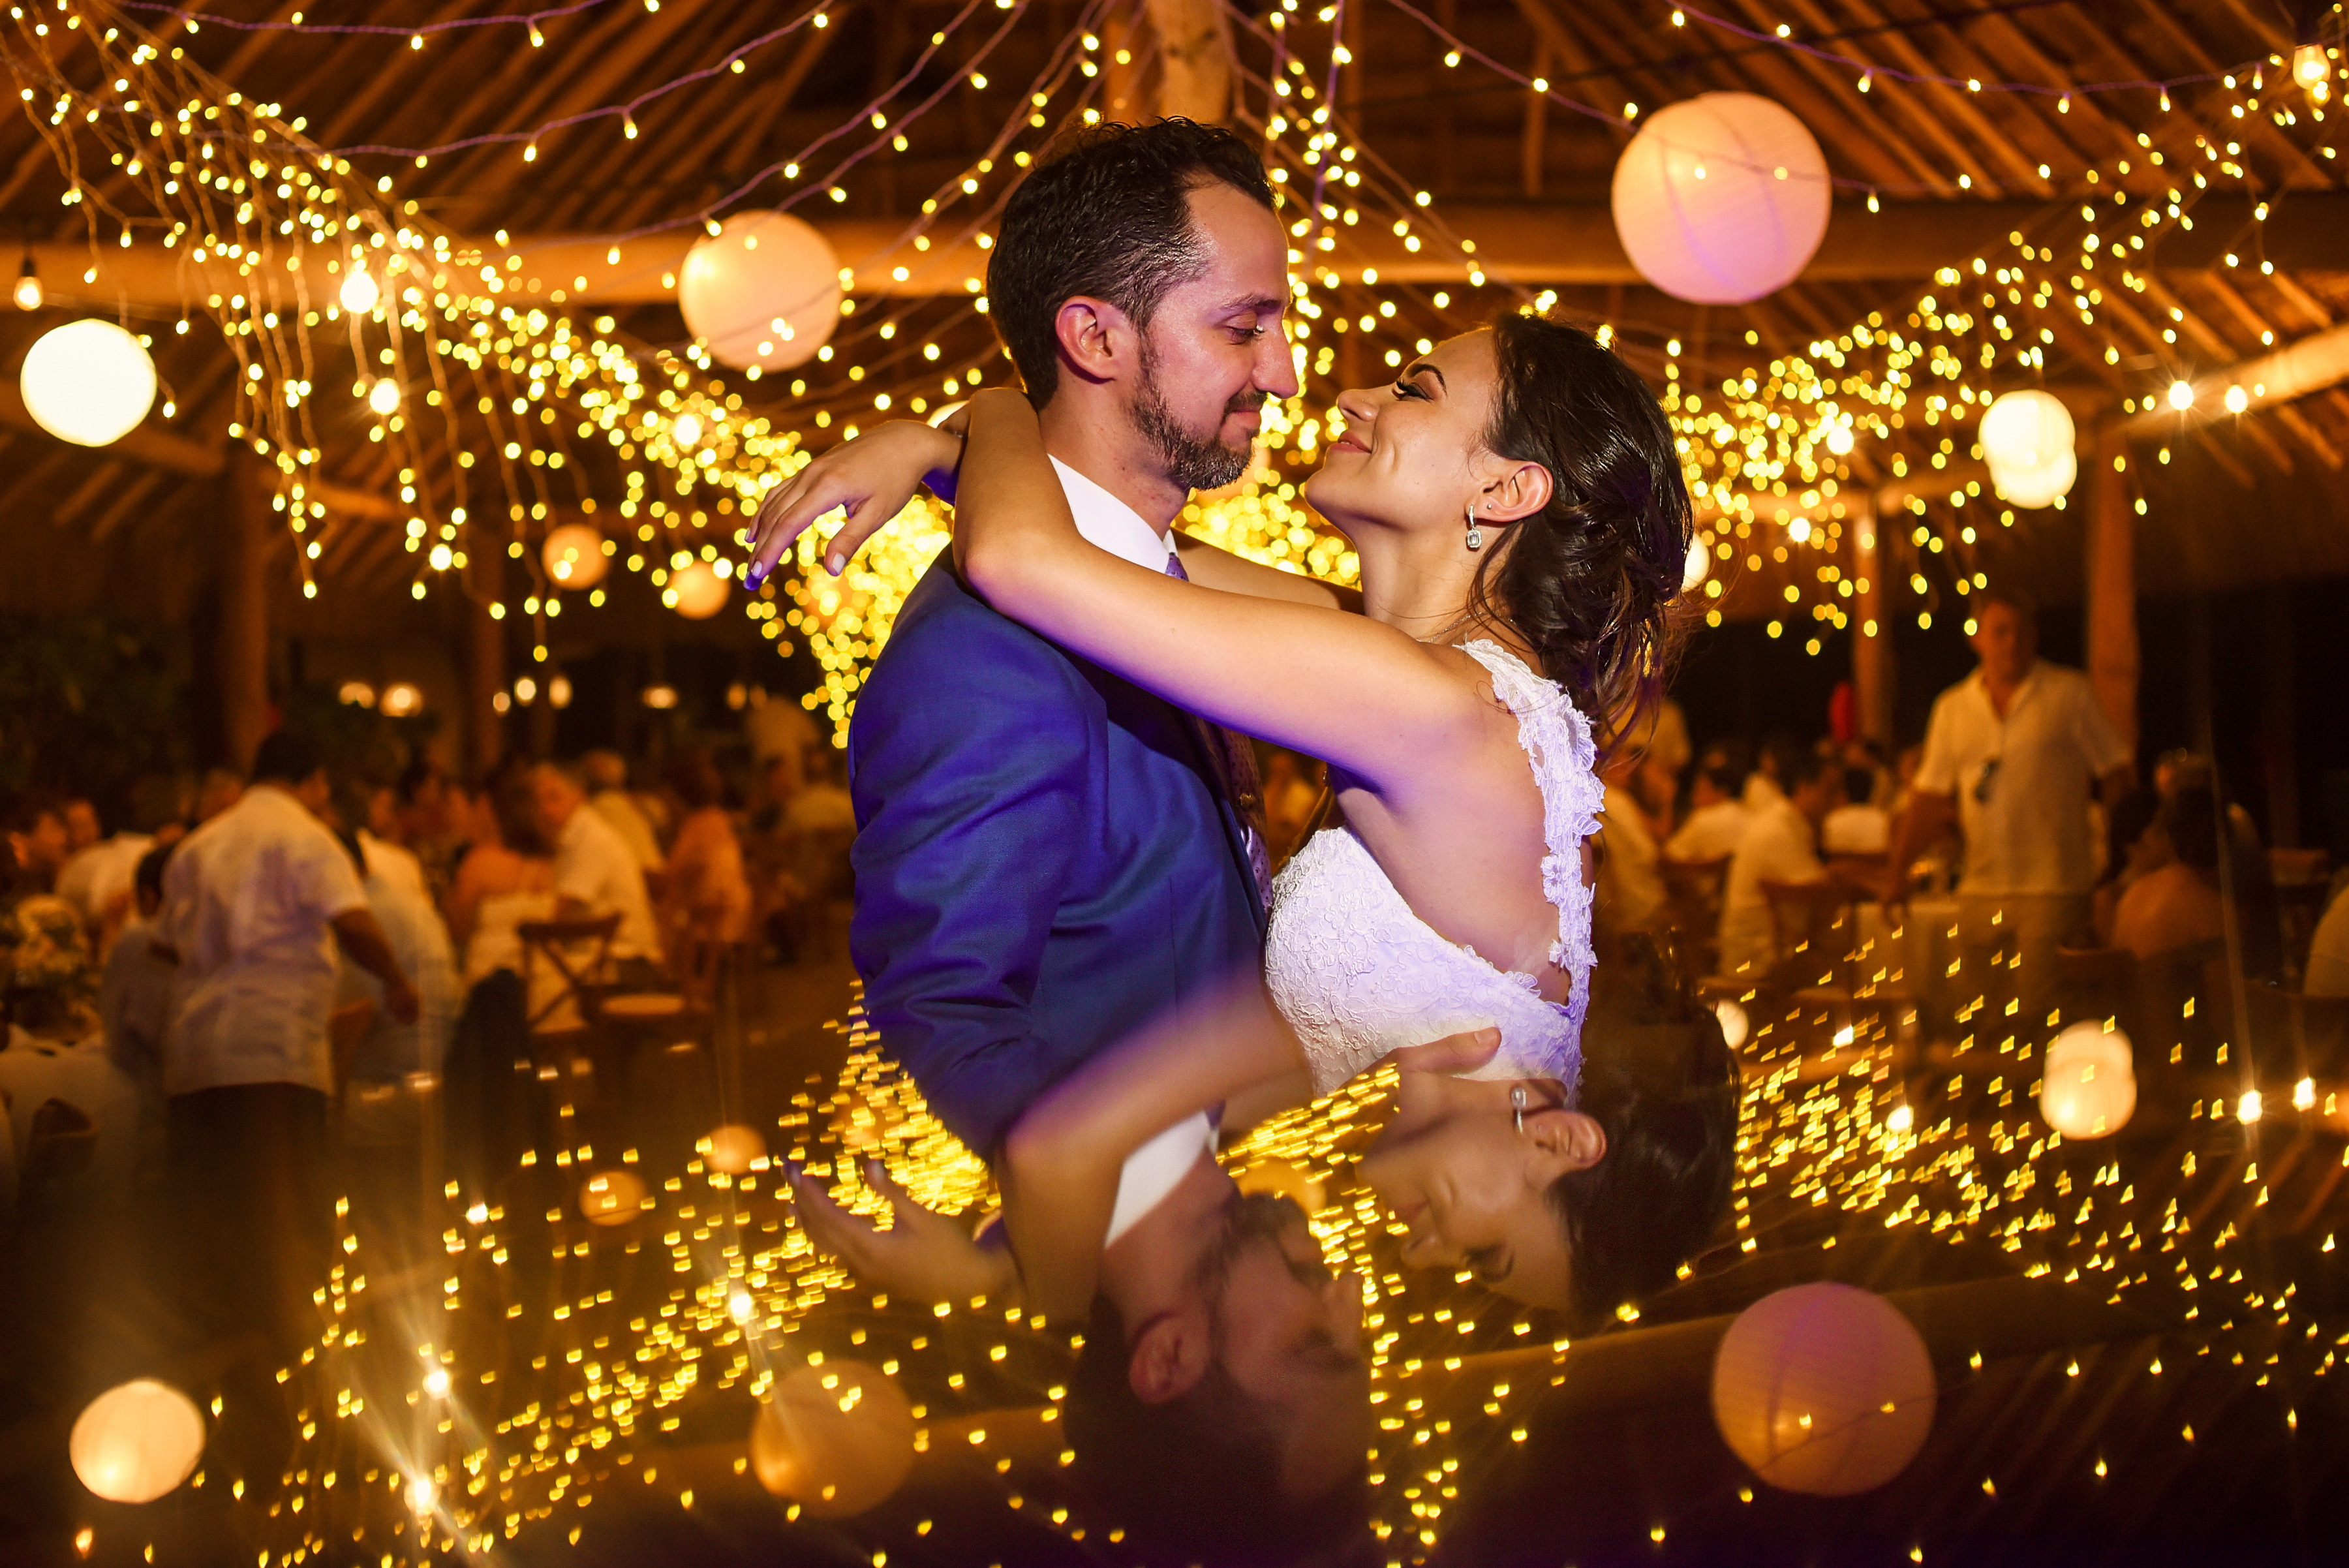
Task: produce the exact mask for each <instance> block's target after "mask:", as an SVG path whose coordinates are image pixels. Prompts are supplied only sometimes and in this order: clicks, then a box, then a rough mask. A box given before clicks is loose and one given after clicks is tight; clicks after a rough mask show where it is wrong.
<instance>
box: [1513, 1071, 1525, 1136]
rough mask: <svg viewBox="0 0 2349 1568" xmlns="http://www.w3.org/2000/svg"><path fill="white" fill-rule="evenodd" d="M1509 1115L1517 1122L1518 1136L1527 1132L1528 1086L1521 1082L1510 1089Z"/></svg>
mask: <svg viewBox="0 0 2349 1568" xmlns="http://www.w3.org/2000/svg"><path fill="white" fill-rule="evenodd" d="M1509 1115H1510V1116H1511V1118H1512V1119H1514V1120H1515V1121H1516V1124H1517V1136H1518V1137H1525V1134H1526V1086H1525V1085H1523V1084H1519V1085H1517V1086H1516V1087H1515V1088H1513V1089H1511V1090H1510V1091H1509Z"/></svg>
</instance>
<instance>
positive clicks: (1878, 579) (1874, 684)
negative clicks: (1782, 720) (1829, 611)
mask: <svg viewBox="0 0 2349 1568" xmlns="http://www.w3.org/2000/svg"><path fill="white" fill-rule="evenodd" d="M1844 526H1845V527H1846V528H1847V529H1848V530H1849V531H1850V534H1851V539H1852V575H1853V576H1854V577H1855V578H1856V579H1857V581H1856V582H1854V584H1853V585H1852V600H1851V618H1852V633H1853V636H1852V639H1851V694H1852V699H1853V706H1854V707H1855V708H1856V709H1857V711H1858V718H1859V732H1860V733H1861V734H1862V735H1865V736H1866V737H1867V738H1868V739H1869V740H1871V741H1874V742H1876V743H1877V744H1878V745H1879V746H1881V747H1883V748H1884V753H1885V755H1886V756H1887V757H1888V758H1889V756H1890V755H1891V754H1892V749H1893V735H1892V727H1893V724H1892V715H1893V711H1894V704H1893V692H1894V685H1893V682H1894V679H1895V672H1894V670H1893V666H1892V628H1891V626H1890V624H1889V622H1888V621H1887V620H1886V619H1885V615H1884V597H1885V596H1884V546H1883V543H1882V541H1881V540H1880V539H1879V538H1878V535H1877V527H1878V517H1877V514H1876V508H1875V506H1874V505H1873V504H1868V505H1866V506H1863V507H1862V508H1861V509H1860V510H1859V511H1857V512H1856V513H1854V514H1852V515H1851V516H1849V517H1847V518H1846V519H1845V520H1844Z"/></svg>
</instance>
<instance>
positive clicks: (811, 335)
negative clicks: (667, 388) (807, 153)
mask: <svg viewBox="0 0 2349 1568" xmlns="http://www.w3.org/2000/svg"><path fill="white" fill-rule="evenodd" d="M677 304H678V309H679V310H680V311H682V312H683V313H684V316H685V326H686V330H688V332H691V333H692V334H693V335H694V336H695V337H698V338H699V339H701V341H702V342H704V343H706V344H707V345H709V352H710V354H711V355H712V356H714V357H715V358H717V359H718V360H719V362H721V363H723V364H727V365H731V366H733V367H734V368H735V369H738V370H747V369H750V368H751V367H752V366H754V365H755V366H757V367H758V368H759V369H762V370H787V369H791V368H792V366H794V365H799V364H803V363H805V362H806V361H807V360H810V359H812V358H815V351H816V350H817V349H819V348H823V345H824V340H825V339H826V338H828V337H831V336H832V329H833V327H834V326H836V325H837V324H838V323H839V321H840V257H839V256H838V255H837V254H834V253H833V248H832V242H831V241H829V240H827V239H825V238H824V237H823V235H822V234H818V233H817V232H816V231H815V230H814V229H812V228H811V227H810V226H809V225H808V224H807V223H805V222H804V221H802V219H799V218H795V217H792V215H791V214H790V213H769V212H749V213H735V214H734V215H733V216H732V217H730V218H729V219H727V220H726V221H725V223H724V224H722V225H721V226H720V229H719V233H717V234H711V235H709V236H707V237H705V238H703V239H700V240H698V241H696V242H695V243H694V246H693V249H692V250H690V251H688V252H687V253H686V257H685V265H684V266H683V267H681V268H679V269H678V275H677Z"/></svg>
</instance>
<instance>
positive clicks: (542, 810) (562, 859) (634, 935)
mask: <svg viewBox="0 0 2349 1568" xmlns="http://www.w3.org/2000/svg"><path fill="white" fill-rule="evenodd" d="M531 789H532V795H533V800H534V801H535V802H536V805H537V808H538V829H539V832H540V833H541V834H542V835H543V836H545V838H546V841H547V842H548V843H549V844H550V845H552V846H554V897H555V901H556V902H555V907H556V909H557V910H558V911H559V913H560V915H561V917H562V918H563V919H595V918H600V917H602V916H605V915H615V914H616V915H617V916H619V917H620V928H619V930H618V931H617V932H616V934H615V935H614V936H613V938H612V958H613V961H614V963H615V965H616V967H617V969H618V971H619V976H618V978H619V979H620V980H621V981H623V982H625V983H639V982H643V981H650V980H651V979H653V978H654V976H655V974H656V972H657V966H658V965H659V963H660V956H661V944H660V927H659V925H658V924H657V922H656V921H655V920H654V919H653V906H652V899H651V898H649V897H648V896H647V893H646V890H645V873H644V867H642V866H641V865H640V864H639V863H638V862H637V860H636V855H635V853H634V852H633V851H632V850H630V849H629V847H628V846H627V844H626V842H625V841H624V840H623V839H622V838H621V837H620V836H619V834H618V833H617V832H616V831H615V830H614V828H613V826H612V825H611V824H610V823H609V822H608V821H606V820H605V818H604V816H603V815H601V814H600V813H598V812H595V811H594V810H591V809H588V806H587V792H586V789H585V786H584V785H583V784H582V783H581V781H580V779H579V777H578V775H577V774H574V773H573V772H572V771H571V770H569V769H567V768H564V767H559V766H557V765H555V764H554V763H540V764H539V765H538V766H537V767H536V768H535V769H533V771H532V774H531Z"/></svg>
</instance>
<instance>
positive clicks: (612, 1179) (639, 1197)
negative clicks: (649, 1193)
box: [579, 1170, 645, 1225]
mask: <svg viewBox="0 0 2349 1568" xmlns="http://www.w3.org/2000/svg"><path fill="white" fill-rule="evenodd" d="M644 1202H645V1184H644V1181H643V1179H641V1178H640V1177H638V1176H637V1175H636V1172H635V1171H633V1170H599V1171H597V1172H596V1173H595V1175H593V1176H591V1177H589V1178H588V1179H587V1180H586V1184H585V1186H583V1187H581V1188H580V1189H579V1212H580V1213H582V1214H584V1215H585V1216H586V1217H587V1218H588V1219H589V1220H593V1221H595V1223H596V1224H598V1225H625V1224H626V1223H627V1222H628V1221H629V1220H633V1219H635V1218H636V1215H637V1213H638V1212H639V1211H640V1210H642V1209H643V1208H644Z"/></svg>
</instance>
